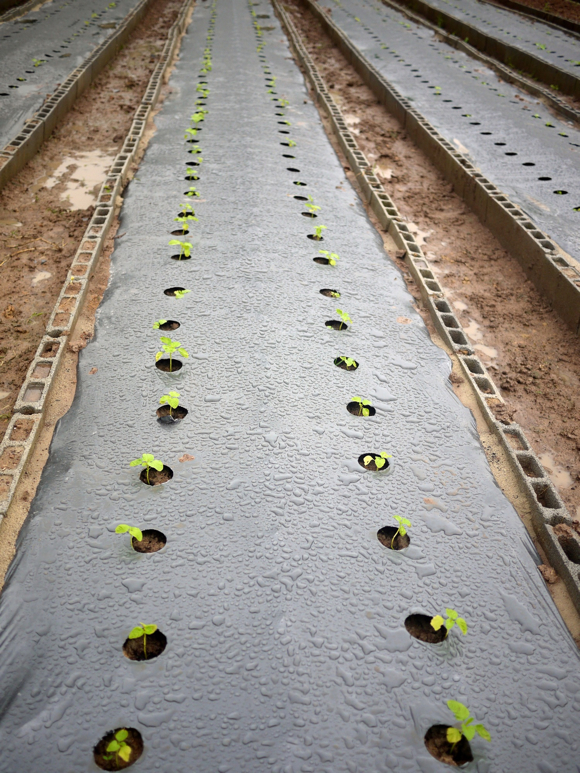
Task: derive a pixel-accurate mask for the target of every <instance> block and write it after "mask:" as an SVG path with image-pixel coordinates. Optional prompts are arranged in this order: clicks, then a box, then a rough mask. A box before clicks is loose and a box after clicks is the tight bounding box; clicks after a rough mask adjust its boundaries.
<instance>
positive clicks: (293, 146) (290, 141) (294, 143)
mask: <svg viewBox="0 0 580 773" xmlns="http://www.w3.org/2000/svg"><path fill="white" fill-rule="evenodd" d="M288 147H289V148H295V147H296V141H295V140H288Z"/></svg>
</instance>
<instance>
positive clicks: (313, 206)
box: [304, 196, 320, 214]
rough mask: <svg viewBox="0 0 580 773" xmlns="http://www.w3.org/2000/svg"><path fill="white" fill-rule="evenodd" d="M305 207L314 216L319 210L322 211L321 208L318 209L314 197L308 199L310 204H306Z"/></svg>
mask: <svg viewBox="0 0 580 773" xmlns="http://www.w3.org/2000/svg"><path fill="white" fill-rule="evenodd" d="M304 206H305V207H306V209H307V210H308V211H309V212H310V213H311V214H314V213H315V212H316V211H317V210H319V209H320V207H317V206H316V204H315V203H314V199H313V198H312V196H309V197H308V204H305V205H304Z"/></svg>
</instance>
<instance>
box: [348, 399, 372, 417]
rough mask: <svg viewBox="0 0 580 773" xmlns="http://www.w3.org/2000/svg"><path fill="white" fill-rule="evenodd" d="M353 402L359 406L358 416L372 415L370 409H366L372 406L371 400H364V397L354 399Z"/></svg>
mask: <svg viewBox="0 0 580 773" xmlns="http://www.w3.org/2000/svg"><path fill="white" fill-rule="evenodd" d="M351 402H353V403H357V404H358V414H357V415H358V416H368V415H369V414H370V411H369V409H368V408H367V407H366V406H367V405H370V404H371V401H370V400H363V399H362V397H353V398H352V399H351Z"/></svg>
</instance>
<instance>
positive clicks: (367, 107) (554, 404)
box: [285, 0, 580, 517]
mask: <svg viewBox="0 0 580 773" xmlns="http://www.w3.org/2000/svg"><path fill="white" fill-rule="evenodd" d="M285 6H286V7H287V8H288V10H289V12H290V14H291V16H292V19H293V21H294V23H295V24H296V26H297V28H298V30H299V32H300V34H301V36H302V38H303V41H304V44H305V45H306V48H307V49H308V51H309V53H310V55H311V56H312V58H313V59H314V61H315V63H316V65H317V67H318V68H319V70H320V72H321V75H322V76H323V77H324V79H325V80H326V83H327V85H328V87H329V89H330V91H331V94H332V96H333V98H334V99H335V101H336V103H337V104H338V106H339V107H340V109H341V110H342V112H343V115H344V117H345V120H346V122H347V124H348V125H349V127H350V129H351V131H353V133H354V134H355V135H356V139H357V142H358V144H359V146H360V148H361V150H362V151H363V152H364V153H365V155H366V157H367V158H368V160H369V162H371V163H372V164H373V165H375V171H376V173H377V175H378V177H379V179H380V180H381V182H382V184H383V186H384V188H385V190H386V191H387V193H389V195H391V196H392V198H393V200H394V201H395V204H396V205H397V207H398V209H399V211H400V213H401V215H402V216H403V218H405V220H406V221H407V225H408V226H409V228H410V230H411V231H412V232H413V233H414V234H415V238H416V239H418V242H419V244H421V245H422V248H423V250H424V252H425V254H426V257H427V258H428V259H429V261H430V263H431V265H432V268H433V270H434V272H435V273H436V275H437V279H438V281H439V282H440V283H441V284H442V286H443V290H444V292H445V294H446V296H447V297H448V299H449V300H450V301H451V303H452V304H453V306H454V313H455V314H456V316H457V317H458V318H459V319H460V321H461V323H462V325H463V327H464V329H465V331H466V333H467V335H468V336H469V338H470V339H471V341H472V343H473V345H474V347H475V350H476V352H477V354H478V356H480V357H481V359H482V361H483V362H484V363H485V365H486V366H487V368H488V369H489V372H490V374H491V376H492V378H494V380H495V382H496V384H497V385H498V386H499V388H500V391H501V394H502V396H503V397H504V399H505V401H506V403H505V406H499V407H498V408H497V409H496V415H497V417H498V418H499V419H500V420H502V421H505V422H508V423H509V422H511V421H514V422H517V423H518V424H520V426H521V427H522V428H523V429H524V431H525V433H526V435H527V437H528V439H529V440H530V442H531V443H532V445H533V448H534V450H535V451H536V453H537V454H539V455H540V457H541V459H542V462H543V463H544V466H545V468H546V470H547V471H548V473H549V474H550V475H551V477H552V480H553V481H554V483H555V485H556V487H557V489H558V491H559V493H560V495H561V497H562V498H563V500H564V501H565V503H566V505H567V507H568V508H569V510H570V513H571V515H572V516H578V517H580V462H579V458H578V451H579V450H580V417H579V414H578V410H577V407H580V351H579V347H578V338H577V337H576V336H575V335H574V334H573V333H572V332H570V331H569V330H568V328H567V327H566V325H565V324H564V323H563V322H562V321H561V320H560V318H559V317H558V315H557V314H556V313H555V312H554V310H553V309H552V308H551V307H550V305H549V304H548V302H547V301H545V300H544V298H543V297H542V296H541V295H540V294H539V293H538V291H537V290H536V289H535V287H534V286H533V285H532V283H531V282H529V281H528V280H527V279H526V276H525V274H524V273H523V271H522V269H521V268H520V266H519V264H518V263H517V262H516V260H515V259H514V258H512V257H511V256H510V255H509V254H508V253H507V252H506V251H505V250H504V249H503V248H502V247H501V245H500V244H499V242H497V240H496V239H495V238H494V237H493V236H492V235H491V233H490V232H489V231H488V230H487V229H486V228H485V227H484V226H483V225H482V224H481V223H480V222H479V220H478V219H477V217H476V216H475V215H474V214H473V213H472V212H471V210H470V209H468V207H467V206H466V205H465V204H464V202H463V201H462V200H461V198H459V196H457V195H456V194H455V193H454V192H453V190H452V187H451V185H450V184H449V183H447V182H446V180H445V179H444V178H443V176H442V175H441V174H440V173H439V172H438V171H437V169H436V168H435V167H434V165H433V164H432V163H431V162H430V161H429V159H428V158H427V157H426V156H425V155H424V154H423V152H422V151H420V150H419V149H418V148H417V147H416V146H415V145H414V144H413V142H412V140H411V139H409V138H408V137H407V135H406V133H405V131H404V130H403V129H402V127H401V125H400V124H399V123H398V122H397V121H396V120H395V118H394V117H393V116H392V115H391V114H390V113H388V112H387V110H386V109H385V108H384V107H383V106H382V105H380V104H379V103H378V102H377V100H376V98H375V97H374V95H373V93H372V92H371V91H370V89H368V88H367V87H366V86H365V84H364V83H363V81H362V80H361V78H360V77H359V76H358V74H357V73H356V71H355V70H354V68H353V67H352V66H351V65H350V64H349V63H348V62H347V60H346V59H345V58H344V57H343V56H342V54H341V53H340V51H339V50H338V49H337V48H336V47H335V46H334V45H333V44H332V42H331V41H330V39H329V38H328V37H327V36H326V34H325V33H324V31H323V30H322V28H321V26H320V24H319V23H318V21H317V20H316V19H315V18H314V17H313V16H312V15H311V14H310V13H309V12H308V11H306V10H304V9H303V7H302V6H301V5H300V3H299V2H298V0H287V2H286V3H285ZM345 168H346V171H347V175H348V174H350V170H349V169H348V167H345ZM403 274H404V276H405V279H406V281H407V285H408V288H409V290H410V291H411V292H412V293H413V294H414V295H415V297H416V298H417V301H418V306H419V307H420V306H421V304H420V301H419V295H418V291H417V288H416V286H415V284H414V282H413V280H412V278H411V275H410V274H409V272H407V271H406V270H405V269H404V267H403ZM454 381H455V384H454V386H456V387H457V386H459V385H460V383H461V377H460V376H457V375H456V376H455V377H454Z"/></svg>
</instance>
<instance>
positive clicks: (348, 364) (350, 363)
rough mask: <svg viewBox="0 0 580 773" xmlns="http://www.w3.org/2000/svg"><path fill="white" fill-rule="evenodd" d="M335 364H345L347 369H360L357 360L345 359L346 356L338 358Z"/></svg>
mask: <svg viewBox="0 0 580 773" xmlns="http://www.w3.org/2000/svg"><path fill="white" fill-rule="evenodd" d="M334 362H335V363H336V364H337V365H338V364H339V363H341V362H343V363H344V364H345V365H346V367H347V368H355V369H356V368H357V367H358V366H357V364H356V360H355V359H353V358H352V357H344V356H342V357H337V358H336V360H335V361H334Z"/></svg>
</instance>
